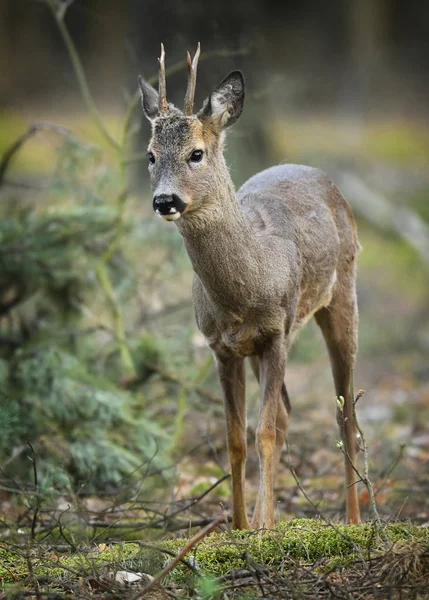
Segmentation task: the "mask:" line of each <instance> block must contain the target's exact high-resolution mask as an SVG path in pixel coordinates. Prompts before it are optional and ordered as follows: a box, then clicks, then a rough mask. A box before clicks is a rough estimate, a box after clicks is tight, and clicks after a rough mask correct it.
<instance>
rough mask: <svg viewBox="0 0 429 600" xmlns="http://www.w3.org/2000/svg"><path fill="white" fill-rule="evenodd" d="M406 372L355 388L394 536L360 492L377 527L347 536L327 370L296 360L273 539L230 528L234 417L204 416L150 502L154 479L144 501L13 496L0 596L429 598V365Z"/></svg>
mask: <svg viewBox="0 0 429 600" xmlns="http://www.w3.org/2000/svg"><path fill="white" fill-rule="evenodd" d="M409 360H410V358H409V356H408V357H407V358H402V357H401V356H399V355H396V356H394V357H392V358H391V360H390V361H386V357H383V361H382V364H383V368H381V363H377V361H376V360H373V361H371V363H372V364H360V365H359V366H358V368H357V370H356V381H357V382H359V377H360V373H361V371H362V372H364V373H365V377H366V383H367V392H366V394H365V395H364V396H362V397H361V398H360V400H359V403H358V411H359V418H360V422H361V425H362V426H363V428H364V431H365V435H366V441H367V443H368V453H369V461H370V478H371V482H372V485H373V488H374V490H375V495H376V501H377V508H378V512H379V515H380V518H381V522H382V525H383V530H380V529H379V528H377V527H376V524H375V521H374V515H373V512H372V508H371V505H370V503H369V498H368V491H367V489H366V488H365V486H363V485H362V484H361V485H360V489H359V497H360V503H361V507H362V511H363V520H364V522H366V523H367V525H366V526H365V527H363V526H362V528H359V527H357V528H356V527H348V528H347V527H344V526H342V525H341V522H342V519H343V518H344V489H343V476H342V470H343V457H342V455H341V452H340V451H339V449H338V447H337V445H336V443H335V442H336V439H337V438H338V434H337V431H336V424H335V403H334V399H333V396H332V394H331V393H329V390H330V389H331V385H332V383H331V381H330V373H329V369H327V364H326V362H327V361H325V360H324V358H320V359H318V360H316V361H312V362H311V363H307V364H302V363H299V362H295V361H292V363H291V365H290V367H289V369H288V378H287V382H288V388H289V393H290V395H291V398H292V405H293V412H292V417H291V423H290V429H289V443H288V448H287V450H285V452H284V456H283V460H282V464H281V468H280V473H279V479H278V483H277V486H276V489H275V498H276V518H277V520H278V525H277V528H276V530H275V531H274V532H271V533H269V532H268V533H265V534H263V535H262V536H260V535H259V534H257V533H256V534H255V532H245V533H243V534H234V535H232V534H231V533H229V529H230V526H229V525H227V524H226V523H225V522H222V523H220V521H225V520H228V516H229V515H230V508H231V506H230V497H231V492H230V481H229V478H228V462H227V456H226V452H225V445H224V424H223V419H222V416H221V411H219V417H218V418H213V417H212V418H211V419H210V422H207V421H205V420H204V418H202V413H201V412H198V411H196V410H193V411H191V412H190V413H189V414H188V416H187V418H186V420H185V426H184V430H183V433H182V441H181V456H182V458H180V457H179V456H177V459H176V460H175V463H174V468H173V475H172V476H168V477H166V478H165V480H164V489H161V488H159V489H158V490H155V491H152V492H151V495H149V497H148V495H147V493H146V491H145V482H144V481H143V483H142V487H141V490H140V493H139V494H137V495H135V496H134V497H133V498H126V497H125V496H126V493H125V492H124V494H122V495H121V494H120V493H119V494H116V495H106V496H105V497H99V496H97V497H96V496H87V497H78V496H75V497H67V496H65V495H62V496H61V497H56V499H55V502H54V503H52V500H51V501H50V502H47V503H46V504H45V505H44V504H43V502H41V503H40V504H37V503H36V504H34V502H31V501H29V500H28V491H27V492H24V493H20V494H16V493H12V492H11V491H3V492H2V496H1V498H2V504H1V506H2V521H1V523H2V534H1V539H2V541H1V543H0V553H1V557H2V560H1V561H0V563H1V564H2V566H0V581H2V591H1V596H0V598H24V597H27V598H28V597H34V598H40V599H43V600H44V599H45V598H46V599H48V598H50V599H51V600H53V599H54V598H55V599H58V598H68V597H74V598H76V597H77V598H86V599H89V598H94V597H97V598H98V597H100V598H138V597H148V598H150V597H153V598H169V597H170V598H171V597H173V598H174V597H177V598H191V597H192V598H204V599H207V600H209V599H211V598H213V599H216V598H219V599H220V598H383V599H384V598H398V599H399V598H416V599H417V598H429V500H428V499H429V493H428V492H429V467H428V465H429V461H428V458H429V419H428V406H429V386H428V384H427V383H425V377H423V376H422V375H425V373H426V369H427V366H426V365H425V364H424V363H423V361H422V362H421V364H418V359H417V358H415V359H413V365H414V372H413V373H414V374H413V376H411V375H410V368H409ZM383 369H384V372H383ZM393 372H394V373H395V376H393ZM248 387H249V396H250V398H251V402H250V407H249V427H248V430H249V461H248V477H247V483H248V505H249V507H250V506H251V505H252V503H253V502H254V499H255V496H256V491H257V484H258V469H257V460H256V455H255V452H254V448H253V434H254V423H255V414H256V408H257V406H256V405H257V403H256V386H255V384H254V382H253V381H252V380H251V379H250V378H249V386H248ZM304 389H305V394H304ZM253 400H254V401H253ZM219 408H220V407H219ZM291 466H292V467H293V472H294V473H295V476H294V475H293V473H292V471H291ZM216 521H217V522H218V523H217V526H216V532H215V533H210V534H209V532H208V529H213V524H214V523H215V522H216ZM395 524H396V525H395ZM395 527H396V529H395ZM201 532H202V534H201ZM222 532H223V533H222ZM386 534H387V537H385V535H386ZM199 535H200V536H201V535H202V537H201V538H200V539H198V536H199ZM195 536H196V537H195ZM255 536H256V537H255ZM186 545H189V552H188V554H186V555H185V554H183V548H185V547H186ZM175 556H178V557H179V559H180V561H179V565H178V566H177V565H176V566H174V568H172V567H171V561H173V560H174V557H175ZM163 569H166V570H167V572H166V573H165V574H164V576H162V577H161V578H159V579H157V575H158V574H159V573H160V572H162V570H163ZM154 578H155V580H154ZM145 586H146V588H145ZM145 590H146V591H145ZM143 592H144V593H143ZM139 594H141V595H139Z"/></svg>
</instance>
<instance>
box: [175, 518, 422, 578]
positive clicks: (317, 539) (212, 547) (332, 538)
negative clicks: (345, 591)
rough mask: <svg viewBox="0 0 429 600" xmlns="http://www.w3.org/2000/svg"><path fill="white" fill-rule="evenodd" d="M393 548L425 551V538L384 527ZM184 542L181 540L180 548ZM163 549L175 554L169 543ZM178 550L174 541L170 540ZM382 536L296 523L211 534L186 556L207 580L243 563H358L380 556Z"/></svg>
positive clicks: (367, 527) (415, 530) (363, 528)
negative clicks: (402, 543) (401, 544)
mask: <svg viewBox="0 0 429 600" xmlns="http://www.w3.org/2000/svg"><path fill="white" fill-rule="evenodd" d="M386 533H387V535H388V537H389V540H390V541H391V542H392V544H393V543H395V542H397V541H398V540H410V539H414V540H415V539H418V540H419V541H421V542H422V543H424V544H427V545H428V547H429V532H428V531H427V530H425V529H423V528H419V527H417V526H413V525H408V524H391V525H387V526H386ZM185 543H186V540H182V543H181V544H180V545H181V546H182V547H183V545H184V544H185ZM165 545H166V547H170V548H171V549H173V545H172V544H171V542H170V541H168V542H166V543H165ZM174 547H175V549H176V550H177V549H178V547H179V546H178V545H177V540H174ZM381 549H382V545H381V542H380V536H378V535H377V532H376V530H375V529H374V527H373V526H372V525H371V524H363V525H347V526H346V525H335V528H333V527H331V526H330V525H328V524H326V523H324V522H323V521H318V520H312V519H294V520H292V521H289V522H284V523H280V524H279V525H277V527H276V528H275V529H274V530H272V531H267V532H265V533H264V534H262V535H260V534H259V532H255V531H233V532H232V533H221V534H219V533H213V534H211V535H209V536H207V537H206V538H205V539H204V541H203V542H202V543H201V544H199V545H198V546H197V547H195V548H193V549H192V550H191V552H190V553H189V555H188V556H193V557H194V558H195V560H196V561H197V564H198V565H199V567H200V569H201V570H202V571H203V572H205V573H208V574H213V575H214V574H215V575H223V574H225V573H227V572H229V571H230V570H231V569H236V568H243V567H244V566H245V565H246V561H247V557H249V558H250V559H251V561H253V562H256V563H258V564H264V565H267V566H273V567H280V566H281V563H282V561H283V560H284V557H285V556H288V557H291V558H294V559H298V560H303V561H305V562H307V561H308V562H313V561H315V560H320V559H321V558H330V559H333V560H336V561H337V562H339V563H342V564H344V561H350V560H356V559H357V558H358V557H359V552H360V553H362V554H363V555H364V556H365V555H367V553H368V551H369V550H371V552H372V553H373V552H375V551H377V550H381Z"/></svg>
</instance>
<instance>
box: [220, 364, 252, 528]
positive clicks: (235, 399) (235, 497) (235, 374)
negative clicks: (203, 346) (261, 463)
mask: <svg viewBox="0 0 429 600" xmlns="http://www.w3.org/2000/svg"><path fill="white" fill-rule="evenodd" d="M216 358H217V361H216V362H217V368H218V374H219V379H220V383H221V386H222V391H223V396H224V402H225V416H226V433H227V445H228V455H229V461H230V463H231V478H232V529H249V521H248V519H247V511H246V498H245V470H246V458H247V439H246V389H245V370H244V359H242V358H235V357H229V358H227V359H225V358H223V357H222V358H220V357H219V356H218V357H216Z"/></svg>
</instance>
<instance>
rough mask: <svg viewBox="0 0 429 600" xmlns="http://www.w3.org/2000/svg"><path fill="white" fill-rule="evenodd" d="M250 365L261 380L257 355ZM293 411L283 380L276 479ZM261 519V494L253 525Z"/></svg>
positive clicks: (275, 462)
mask: <svg viewBox="0 0 429 600" xmlns="http://www.w3.org/2000/svg"><path fill="white" fill-rule="evenodd" d="M249 360H250V365H251V367H252V371H253V373H254V374H255V377H256V379H257V380H258V382H259V358H258V357H257V356H250V357H249ZM290 411H291V405H290V400H289V395H288V393H287V390H286V384H285V383H284V381H283V385H282V390H281V396H280V398H279V403H278V406H277V416H276V446H275V451H274V480H275V478H276V475H277V472H278V468H279V464H280V459H281V456H282V451H283V448H284V445H285V442H286V436H287V428H288V421H289V414H290ZM260 521H261V497H260V494H258V495H257V497H256V504H255V510H254V512H253V517H252V527H254V528H255V529H258V528H259V527H260Z"/></svg>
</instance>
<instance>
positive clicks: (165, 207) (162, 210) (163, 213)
mask: <svg viewBox="0 0 429 600" xmlns="http://www.w3.org/2000/svg"><path fill="white" fill-rule="evenodd" d="M185 208H186V202H183V200H182V199H181V198H179V196H177V194H158V195H157V196H155V197H154V199H153V210H154V211H155V213H156V214H157V215H159V216H160V217H162V218H163V219H165V220H166V221H176V220H177V219H179V218H180V217H181V216H182V213H183V212H184V210H185Z"/></svg>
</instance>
